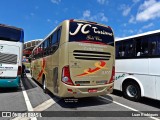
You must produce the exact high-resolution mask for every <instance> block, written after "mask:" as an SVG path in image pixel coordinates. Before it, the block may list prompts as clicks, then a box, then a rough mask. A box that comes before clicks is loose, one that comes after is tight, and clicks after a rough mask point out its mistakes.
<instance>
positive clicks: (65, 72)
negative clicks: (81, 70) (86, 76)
mask: <svg viewBox="0 0 160 120" xmlns="http://www.w3.org/2000/svg"><path fill="white" fill-rule="evenodd" d="M62 82H63V83H65V84H67V85H74V84H73V82H72V80H71V77H70V71H69V66H64V67H63V69H62Z"/></svg>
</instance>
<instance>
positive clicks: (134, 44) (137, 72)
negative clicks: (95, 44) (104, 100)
mask: <svg viewBox="0 0 160 120" xmlns="http://www.w3.org/2000/svg"><path fill="white" fill-rule="evenodd" d="M159 60H160V30H155V31H150V32H146V33H142V34H138V35H134V36H130V37H125V38H120V39H117V40H116V75H115V84H114V89H116V90H120V91H122V92H123V95H124V97H125V98H127V99H129V100H132V101H139V100H140V98H141V97H148V98H152V99H156V100H160V94H159V91H160V87H159V86H160V71H159V68H160V64H159Z"/></svg>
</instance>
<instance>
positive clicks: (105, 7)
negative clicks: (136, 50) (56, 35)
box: [0, 0, 160, 41]
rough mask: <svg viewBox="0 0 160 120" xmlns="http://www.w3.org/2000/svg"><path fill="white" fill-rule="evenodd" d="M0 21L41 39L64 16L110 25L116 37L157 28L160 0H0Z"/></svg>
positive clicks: (159, 21) (28, 37) (159, 15)
mask: <svg viewBox="0 0 160 120" xmlns="http://www.w3.org/2000/svg"><path fill="white" fill-rule="evenodd" d="M0 3H1V7H0V23H1V24H8V25H12V26H17V27H20V28H23V29H24V34H25V36H24V40H25V41H30V40H34V39H43V38H45V36H47V34H49V33H50V32H51V31H52V30H53V29H54V28H55V27H56V26H57V25H58V24H60V23H61V22H62V21H64V20H66V19H83V20H89V21H94V22H98V23H102V24H105V25H108V26H110V27H112V29H113V31H114V35H115V37H116V38H121V37H127V36H131V35H135V34H139V33H144V32H148V31H153V30H158V29H160V0H1V1H0Z"/></svg>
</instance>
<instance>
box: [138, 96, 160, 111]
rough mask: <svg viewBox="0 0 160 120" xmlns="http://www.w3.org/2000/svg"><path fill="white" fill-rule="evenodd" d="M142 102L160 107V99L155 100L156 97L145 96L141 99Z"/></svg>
mask: <svg viewBox="0 0 160 120" xmlns="http://www.w3.org/2000/svg"><path fill="white" fill-rule="evenodd" d="M140 103H142V104H145V105H149V106H152V107H155V108H159V109H160V101H159V100H154V99H150V98H145V97H144V98H142V99H141V101H140Z"/></svg>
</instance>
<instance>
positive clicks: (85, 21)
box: [32, 19, 113, 52]
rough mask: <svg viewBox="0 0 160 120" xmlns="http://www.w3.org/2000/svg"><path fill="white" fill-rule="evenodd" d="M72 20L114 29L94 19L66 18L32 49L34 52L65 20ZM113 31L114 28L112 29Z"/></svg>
mask: <svg viewBox="0 0 160 120" xmlns="http://www.w3.org/2000/svg"><path fill="white" fill-rule="evenodd" d="M70 21H73V22H84V23H92V24H97V25H100V26H103V27H108V28H110V29H111V30H112V28H111V27H110V26H107V25H104V24H98V23H96V22H93V21H87V20H79V19H69V20H64V21H62V22H61V23H60V24H59V25H58V26H57V27H55V28H54V29H53V30H52V31H51V32H50V33H49V34H48V35H47V36H46V37H45V38H44V39H42V41H41V42H40V43H39V44H38V45H37V46H36V47H35V48H34V49H33V50H32V52H33V51H34V50H35V49H36V48H38V47H39V46H40V45H41V43H43V42H44V41H45V40H46V39H47V38H48V37H49V36H50V35H51V34H52V33H53V32H54V31H55V30H56V29H57V28H59V27H60V26H61V25H62V24H63V23H64V22H70ZM112 32H113V30H112Z"/></svg>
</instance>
